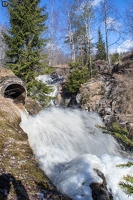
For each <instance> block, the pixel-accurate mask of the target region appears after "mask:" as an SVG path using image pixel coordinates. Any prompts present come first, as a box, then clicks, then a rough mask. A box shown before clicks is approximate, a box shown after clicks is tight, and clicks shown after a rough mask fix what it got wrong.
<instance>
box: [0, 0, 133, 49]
mask: <svg viewBox="0 0 133 200" xmlns="http://www.w3.org/2000/svg"><path fill="white" fill-rule="evenodd" d="M69 1H70V0H68V2H69ZM101 1H102V0H92V2H93V5H94V6H95V7H96V9H97V8H98V7H99V4H100V2H101ZM129 2H130V0H112V3H113V4H114V6H115V7H116V8H117V9H118V12H119V13H120V15H121V17H120V19H119V20H118V21H116V22H115V24H114V25H115V26H119V28H120V29H121V30H122V28H123V26H124V22H123V20H122V17H123V16H124V15H125V8H126V7H127V5H128V3H129ZM44 4H46V8H47V11H48V13H49V11H50V9H51V7H50V5H52V4H53V5H54V8H55V9H56V15H60V11H59V10H58V9H60V4H61V0H41V6H42V5H44ZM111 19H112V18H111V17H110V19H109V20H111ZM48 23H49V22H48ZM62 23H63V22H62ZM0 24H1V25H4V26H8V24H9V19H8V13H7V8H6V7H2V0H0ZM48 25H49V24H48ZM55 25H56V22H55ZM101 29H104V28H103V26H101ZM61 32H62V30H60V31H59V32H58V33H57V35H58V37H60V35H61ZM94 34H96V32H95V33H94ZM116 38H118V35H117V34H116V33H115V34H112V35H111V37H110V43H114V41H116ZM94 42H96V41H94ZM57 43H58V44H56V45H58V46H59V47H61V45H62V44H61V43H63V42H62V40H60V39H59V40H58V41H57ZM130 47H133V41H132V40H131V38H130V37H127V36H126V37H125V36H123V37H121V39H120V40H119V41H118V43H117V44H115V45H113V46H110V52H111V53H113V52H118V53H120V52H124V51H128V50H129V48H130Z"/></svg>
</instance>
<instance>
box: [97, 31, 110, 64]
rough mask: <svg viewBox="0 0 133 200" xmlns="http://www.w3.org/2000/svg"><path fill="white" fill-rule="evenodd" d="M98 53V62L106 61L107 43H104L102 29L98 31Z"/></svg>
mask: <svg viewBox="0 0 133 200" xmlns="http://www.w3.org/2000/svg"><path fill="white" fill-rule="evenodd" d="M96 48H97V53H96V60H106V58H107V55H106V50H105V43H104V42H103V37H102V34H101V31H100V28H99V29H98V42H97V44H96Z"/></svg>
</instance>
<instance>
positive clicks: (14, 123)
mask: <svg viewBox="0 0 133 200" xmlns="http://www.w3.org/2000/svg"><path fill="white" fill-rule="evenodd" d="M0 104H1V106H0V200H4V199H10V200H17V199H20V200H40V199H41V198H40V197H44V198H46V199H49V198H52V199H63V200H65V199H66V200H67V199H69V198H68V197H66V196H64V195H62V194H61V193H60V192H59V191H57V189H56V187H55V186H54V185H53V184H52V183H51V181H50V180H49V179H48V177H47V176H46V175H45V174H44V172H43V171H42V170H41V169H40V168H39V165H38V162H37V160H36V159H35V157H34V155H33V152H32V149H31V148H30V146H29V143H28V137H27V134H26V133H25V132H24V131H23V130H22V129H21V128H20V126H19V123H20V121H21V117H20V113H19V109H18V105H16V104H14V103H13V101H12V100H11V99H6V98H4V97H2V96H1V95H0Z"/></svg>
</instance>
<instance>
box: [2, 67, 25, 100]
mask: <svg viewBox="0 0 133 200" xmlns="http://www.w3.org/2000/svg"><path fill="white" fill-rule="evenodd" d="M2 72H5V69H4V70H3V71H2V68H0V93H1V95H2V96H4V97H5V98H11V99H13V100H14V102H15V103H24V102H25V98H26V96H27V90H26V86H25V84H24V82H23V81H22V80H21V79H19V78H18V77H16V76H14V75H13V73H9V74H8V73H5V74H4V73H2ZM9 72H10V71H9ZM4 75H5V76H4Z"/></svg>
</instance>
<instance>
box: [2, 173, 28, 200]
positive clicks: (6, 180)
mask: <svg viewBox="0 0 133 200" xmlns="http://www.w3.org/2000/svg"><path fill="white" fill-rule="evenodd" d="M11 185H13V188H14V191H15V193H16V199H17V200H30V199H29V196H28V194H27V191H26V189H25V188H24V186H23V185H22V183H21V181H19V180H16V179H15V178H14V177H13V176H12V175H11V174H5V173H4V174H2V175H0V200H7V199H8V195H9V193H10V188H11Z"/></svg>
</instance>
